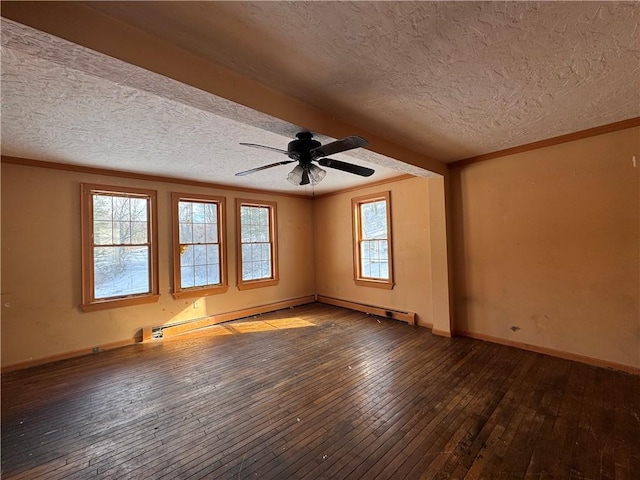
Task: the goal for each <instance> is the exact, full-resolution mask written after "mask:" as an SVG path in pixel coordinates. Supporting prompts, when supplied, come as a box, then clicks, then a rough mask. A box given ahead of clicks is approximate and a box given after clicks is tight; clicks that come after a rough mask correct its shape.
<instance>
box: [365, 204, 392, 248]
mask: <svg viewBox="0 0 640 480" xmlns="http://www.w3.org/2000/svg"><path fill="white" fill-rule="evenodd" d="M360 212H361V224H362V238H363V239H371V238H387V202H385V201H384V200H380V201H378V202H370V203H363V204H362V205H360Z"/></svg>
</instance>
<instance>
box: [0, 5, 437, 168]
mask: <svg viewBox="0 0 640 480" xmlns="http://www.w3.org/2000/svg"><path fill="white" fill-rule="evenodd" d="M1 15H2V16H3V17H5V18H8V19H10V20H13V21H16V22H18V23H22V24H24V25H27V26H30V27H32V28H35V29H37V30H41V31H43V32H46V33H49V34H51V35H55V36H57V37H60V38H63V39H65V40H68V41H70V42H73V43H75V44H78V45H81V46H84V47H86V48H90V49H92V50H95V51H97V52H100V53H102V54H105V55H109V56H111V57H114V58H117V59H119V60H121V61H124V62H127V63H130V64H132V65H136V66H138V67H141V68H144V69H146V70H149V71H152V72H155V73H158V74H160V75H164V76H166V77H169V78H172V79H174V80H176V81H179V82H182V83H185V84H187V85H191V86H193V87H196V88H199V89H201V90H204V91H206V92H209V93H211V94H213V95H216V96H219V97H222V98H224V99H227V100H230V101H232V102H235V103H238V104H241V105H244V106H246V107H249V108H252V109H254V110H257V111H259V112H262V113H265V114H267V115H270V116H272V117H275V118H279V119H281V120H284V121H286V122H289V123H292V124H295V125H299V126H301V127H302V128H306V129H309V130H312V131H314V132H318V133H321V134H324V135H328V136H331V137H334V138H342V137H345V136H348V135H354V134H355V135H361V136H363V137H366V138H367V140H368V141H369V146H368V147H367V148H368V149H369V150H372V151H374V152H376V153H379V154H381V155H385V156H387V157H390V158H394V159H396V160H399V161H401V162H404V163H407V164H410V165H414V166H417V167H420V168H423V169H425V170H429V171H431V172H435V173H438V174H441V175H445V174H446V173H447V172H448V167H447V165H446V164H445V163H443V162H440V161H437V160H434V159H431V158H429V157H426V156H424V155H422V154H419V153H417V152H414V151H412V150H410V149H407V148H405V147H403V146H400V145H397V144H395V143H392V142H389V141H388V140H385V139H383V138H381V137H379V136H377V135H374V134H372V133H371V132H369V131H367V125H358V126H356V125H351V124H349V123H347V122H344V121H341V120H340V119H339V118H336V117H335V116H334V115H332V114H329V113H327V112H324V111H322V110H319V109H317V108H315V107H312V106H310V105H308V104H306V103H304V102H301V101H300V100H298V99H295V98H293V97H290V96H287V95H285V94H283V93H281V92H278V91H276V90H273V89H271V88H268V87H266V86H265V85H263V84H261V83H258V82H256V81H254V80H250V79H248V78H246V77H244V76H241V75H239V74H238V73H236V72H234V71H232V70H230V69H228V68H226V67H223V66H221V65H219V64H216V63H214V62H212V61H210V60H207V59H205V58H203V57H201V56H198V55H196V54H194V53H192V52H190V51H187V50H184V49H181V48H179V47H177V46H176V45H173V44H171V43H169V42H167V41H165V40H162V39H160V38H158V37H156V36H153V35H151V34H148V33H146V32H144V31H142V30H139V29H136V28H134V27H132V26H130V25H127V24H125V23H123V22H121V21H119V20H116V19H114V18H112V17H110V16H108V15H105V14H103V13H101V12H98V11H96V10H93V9H91V8H90V7H88V6H86V5H83V4H82V3H77V2H3V4H2V12H1Z"/></svg>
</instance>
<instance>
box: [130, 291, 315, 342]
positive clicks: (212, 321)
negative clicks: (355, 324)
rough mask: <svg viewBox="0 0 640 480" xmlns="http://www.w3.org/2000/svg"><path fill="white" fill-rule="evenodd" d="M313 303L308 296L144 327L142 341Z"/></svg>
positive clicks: (311, 298) (311, 296) (312, 297)
mask: <svg viewBox="0 0 640 480" xmlns="http://www.w3.org/2000/svg"><path fill="white" fill-rule="evenodd" d="M313 302H315V295H308V296H306V297H300V298H294V299H292V300H284V301H282V302H275V303H269V304H267V305H260V306H258V307H251V308H245V309H242V310H235V311H233V312H226V313H219V314H216V315H209V316H206V317H202V318H197V319H195V320H187V321H186V322H181V323H172V324H168V325H158V326H155V327H143V328H142V341H143V342H148V341H151V340H154V339H156V340H157V339H161V338H167V337H173V336H176V335H180V334H181V333H186V332H189V331H191V330H197V329H199V328H204V327H210V326H211V325H216V324H218V323H223V322H229V321H231V320H238V319H240V318H246V317H252V316H254V315H260V314H261V313H268V312H275V311H276V310H282V309H285V308H291V307H297V306H299V305H306V304H307V303H313Z"/></svg>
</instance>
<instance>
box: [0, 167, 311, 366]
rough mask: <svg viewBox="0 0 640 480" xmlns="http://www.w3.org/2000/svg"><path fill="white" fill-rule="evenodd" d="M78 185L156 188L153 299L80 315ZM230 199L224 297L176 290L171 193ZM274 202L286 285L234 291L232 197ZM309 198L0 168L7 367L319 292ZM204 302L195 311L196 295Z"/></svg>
mask: <svg viewBox="0 0 640 480" xmlns="http://www.w3.org/2000/svg"><path fill="white" fill-rule="evenodd" d="M80 182H90V183H99V184H105V185H123V186H137V187H141V188H150V189H155V190H157V191H158V212H159V214H158V224H159V225H158V227H159V231H158V233H159V242H158V244H159V274H160V293H161V298H160V300H159V302H158V303H157V304H151V305H141V306H134V307H125V308H116V309H110V310H105V311H99V312H91V313H82V312H81V311H80V310H79V308H78V306H79V305H80V298H81V297H80V205H79V199H80ZM172 191H176V192H188V193H208V194H213V195H223V196H225V197H226V198H227V222H228V223H227V226H228V228H227V247H228V248H227V254H228V263H229V285H230V288H229V290H228V292H227V293H225V294H221V295H213V296H210V297H205V298H204V299H183V300H174V299H173V297H172V296H171V293H170V292H171V283H172V279H171V217H170V192H172ZM236 197H242V198H255V199H262V200H274V201H276V202H277V203H278V228H279V230H278V240H279V251H280V256H279V261H280V283H279V285H277V286H275V287H265V288H258V289H252V290H245V291H238V290H237V288H236V287H235V279H236V273H235V262H234V259H235V252H236V247H235V223H234V222H235V210H234V209H235V198H236ZM312 216H313V208H312V201H311V200H307V199H301V198H293V197H286V196H277V195H258V194H253V193H247V192H234V191H224V190H212V189H205V188H198V187H189V186H185V185H177V184H176V185H174V184H167V183H159V182H147V181H139V180H133V179H126V178H118V177H108V176H100V175H86V174H79V173H72V172H65V171H59V170H50V169H43V168H34V167H26V166H18V165H11V164H2V365H3V366H7V365H11V364H15V363H21V362H26V361H30V360H33V359H38V358H44V357H49V356H52V355H57V354H63V353H67V352H72V351H75V350H80V349H84V348H92V347H94V346H99V345H105V344H109V343H114V342H119V341H123V340H129V339H132V338H133V337H134V336H135V335H136V334H137V333H138V332H139V330H140V329H141V328H142V327H143V326H152V325H161V324H163V323H170V322H176V321H182V320H188V319H193V318H199V317H204V316H206V315H212V314H216V313H223V312H229V311H234V310H239V309H243V308H248V307H252V306H258V305H264V304H269V303H273V302H277V301H281V300H288V299H293V298H299V297H303V296H306V295H313V294H314V274H313V256H312V255H311V254H310V252H311V251H312V250H313V245H314V238H313V218H312ZM194 300H199V301H198V308H194V307H193V301H194Z"/></svg>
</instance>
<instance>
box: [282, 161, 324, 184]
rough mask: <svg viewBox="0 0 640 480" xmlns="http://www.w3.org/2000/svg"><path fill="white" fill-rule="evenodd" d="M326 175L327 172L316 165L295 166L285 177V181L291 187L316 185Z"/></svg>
mask: <svg viewBox="0 0 640 480" xmlns="http://www.w3.org/2000/svg"><path fill="white" fill-rule="evenodd" d="M326 174H327V172H326V171H325V170H323V169H321V168H320V167H318V166H317V165H313V164H308V165H296V166H295V168H294V169H293V170H291V172H289V175H287V181H288V182H289V183H292V184H293V185H309V184H311V185H317V184H318V183H320V182H321V181H322V179H323V178H324V177H325V175H326Z"/></svg>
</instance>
